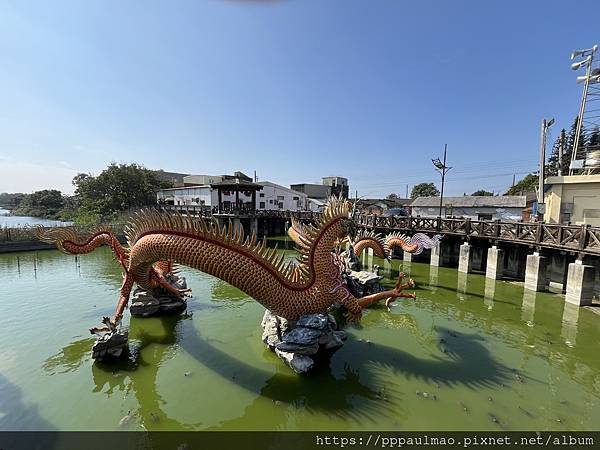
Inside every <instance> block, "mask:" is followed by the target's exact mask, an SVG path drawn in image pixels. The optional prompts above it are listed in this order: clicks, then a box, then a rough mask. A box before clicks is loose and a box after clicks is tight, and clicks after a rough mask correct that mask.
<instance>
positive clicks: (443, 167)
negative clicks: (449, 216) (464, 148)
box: [431, 144, 452, 218]
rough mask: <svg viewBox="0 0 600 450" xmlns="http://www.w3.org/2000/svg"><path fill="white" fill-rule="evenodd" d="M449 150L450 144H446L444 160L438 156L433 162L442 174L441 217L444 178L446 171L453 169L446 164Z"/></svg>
mask: <svg viewBox="0 0 600 450" xmlns="http://www.w3.org/2000/svg"><path fill="white" fill-rule="evenodd" d="M447 150H448V144H444V161H443V162H442V161H440V158H436V159H432V160H431V162H432V163H433V166H434V167H435V169H436V170H437V171H438V172H439V174H440V175H441V176H442V189H441V191H440V213H439V216H440V218H441V217H442V207H443V204H444V180H445V178H446V172H448V171H449V170H450V169H452V167H448V166H447V165H446V152H447Z"/></svg>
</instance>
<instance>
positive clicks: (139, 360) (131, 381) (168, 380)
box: [0, 248, 600, 430]
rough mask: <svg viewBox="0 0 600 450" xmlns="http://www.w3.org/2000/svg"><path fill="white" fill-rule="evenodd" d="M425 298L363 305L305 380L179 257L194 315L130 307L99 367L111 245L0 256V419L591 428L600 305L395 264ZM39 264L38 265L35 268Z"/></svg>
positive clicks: (234, 298) (242, 312)
mask: <svg viewBox="0 0 600 450" xmlns="http://www.w3.org/2000/svg"><path fill="white" fill-rule="evenodd" d="M375 263H379V264H380V265H381V266H382V273H383V272H385V274H386V275H387V276H388V277H389V279H388V280H387V283H388V284H389V285H392V284H393V283H394V280H395V278H396V277H397V274H398V270H399V269H400V266H402V270H404V271H405V272H406V273H409V274H410V276H411V277H413V278H414V279H415V282H416V288H415V291H416V292H417V295H418V297H417V299H416V300H411V299H399V301H398V302H397V304H396V306H394V307H392V309H391V312H388V311H387V310H386V308H385V307H383V306H379V307H377V306H376V307H373V308H371V309H370V310H368V311H366V312H365V314H364V317H363V320H362V323H361V324H360V325H359V326H347V327H346V330H347V331H348V334H349V337H348V340H347V342H346V345H345V346H344V347H343V348H341V349H340V350H339V351H337V352H336V353H335V354H334V355H333V357H332V358H331V360H330V362H328V363H326V364H323V365H322V366H321V367H319V368H318V370H316V371H315V372H314V373H312V374H310V375H308V376H299V375H295V374H293V373H292V372H291V370H290V369H288V368H287V367H286V366H285V365H284V363H283V362H282V361H280V360H279V359H278V358H277V357H276V355H275V354H274V353H272V352H270V351H268V350H266V349H265V347H264V345H263V344H262V342H261V329H260V321H261V318H262V315H263V313H264V308H263V307H262V306H261V305H260V304H258V303H257V302H255V301H254V300H252V299H251V298H249V297H247V296H246V295H245V294H244V293H242V292H241V291H239V290H237V289H235V288H233V287H231V286H229V285H228V284H226V283H224V282H222V281H220V280H218V279H216V278H213V277H211V276H208V275H206V274H203V273H200V272H197V271H194V270H191V269H188V268H183V274H184V275H185V276H186V277H187V280H188V285H189V286H190V287H191V288H192V289H193V297H192V298H191V299H189V301H188V305H189V306H188V309H187V312H186V313H185V314H184V315H181V316H177V317H165V318H152V319H140V318H132V319H129V314H126V319H125V326H126V327H127V328H128V329H129V337H130V348H131V354H130V355H129V358H128V359H127V360H125V361H122V362H120V363H118V364H111V365H107V364H99V363H94V362H93V361H92V359H91V357H90V348H91V345H92V343H93V338H92V337H91V336H90V335H89V334H88V332H87V329H88V328H89V327H92V326H96V325H98V323H99V319H100V318H101V317H102V316H104V315H110V314H112V312H113V309H114V306H115V303H116V300H117V297H118V291H119V288H120V284H121V281H122V277H121V273H120V270H119V267H118V265H117V264H116V263H115V261H114V260H113V258H112V255H111V254H110V252H109V250H108V249H107V248H101V249H99V250H97V251H95V252H94V253H92V254H89V255H85V256H83V257H79V258H75V257H74V256H67V255H63V254H61V253H59V252H58V251H44V252H37V253H33V252H31V253H15V254H4V255H0V280H1V281H2V287H1V289H2V291H1V293H0V342H1V344H0V430H144V429H145V430H434V429H436V430H519V429H520V430H548V429H552V430H593V429H598V417H600V361H599V359H600V356H599V355H600V352H599V351H598V345H599V342H600V316H598V315H596V314H595V313H594V312H592V311H589V310H587V309H579V308H571V307H569V305H565V303H564V300H563V297H562V296H559V295H554V294H549V293H538V294H535V293H529V292H526V291H525V292H524V290H523V287H522V284H521V283H512V282H506V281H498V282H494V281H491V280H486V279H485V278H484V276H482V275H468V276H459V274H458V273H457V271H456V270H454V269H449V268H433V267H430V266H429V265H427V264H417V263H412V264H410V265H406V264H404V263H403V262H402V261H398V260H395V261H394V262H393V264H392V267H391V268H390V267H388V268H387V270H385V267H384V264H383V263H382V262H381V261H379V262H378V261H377V259H376V260H375ZM34 268H35V270H34Z"/></svg>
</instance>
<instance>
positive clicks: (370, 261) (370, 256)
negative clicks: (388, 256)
mask: <svg viewBox="0 0 600 450" xmlns="http://www.w3.org/2000/svg"><path fill="white" fill-rule="evenodd" d="M367 266H368V267H369V270H371V269H372V267H373V249H372V248H370V247H369V248H368V249H367Z"/></svg>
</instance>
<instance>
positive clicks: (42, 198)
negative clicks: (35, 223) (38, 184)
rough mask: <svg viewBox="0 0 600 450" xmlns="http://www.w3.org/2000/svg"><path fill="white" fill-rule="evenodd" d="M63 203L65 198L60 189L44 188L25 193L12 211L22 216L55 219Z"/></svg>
mask: <svg viewBox="0 0 600 450" xmlns="http://www.w3.org/2000/svg"><path fill="white" fill-rule="evenodd" d="M64 204H65V200H64V198H63V196H62V193H61V192H60V191H57V190H56V189H44V190H43V191H36V192H34V193H32V194H28V195H25V196H24V197H23V199H22V200H21V202H20V203H19V206H18V207H17V208H15V209H14V211H13V212H14V213H15V214H17V215H23V216H34V217H44V218H48V219H56V218H58V215H59V212H60V211H61V209H62V208H63V206H64Z"/></svg>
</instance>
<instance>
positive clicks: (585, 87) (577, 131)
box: [569, 51, 595, 175]
mask: <svg viewBox="0 0 600 450" xmlns="http://www.w3.org/2000/svg"><path fill="white" fill-rule="evenodd" d="M594 53H595V52H594V51H592V52H591V53H590V56H589V58H590V60H589V62H588V65H587V69H586V71H585V83H584V85H583V95H582V96H581V105H579V115H578V116H577V128H576V129H575V139H574V141H573V150H572V154H571V165H570V166H569V175H573V168H572V167H571V166H572V165H573V161H575V160H576V159H577V150H578V149H579V139H580V136H581V128H582V125H583V114H584V113H585V102H586V100H587V94H588V87H589V86H590V75H591V74H592V62H593V61H594Z"/></svg>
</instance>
